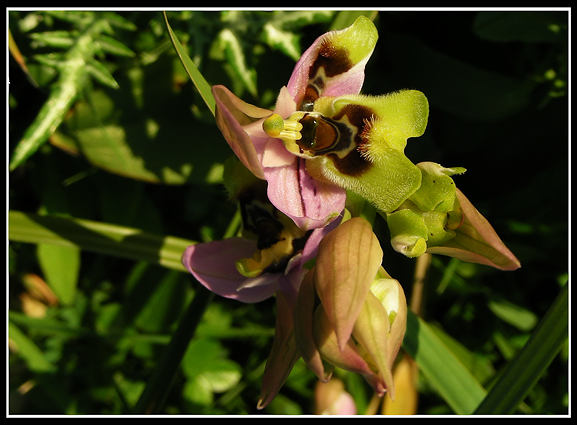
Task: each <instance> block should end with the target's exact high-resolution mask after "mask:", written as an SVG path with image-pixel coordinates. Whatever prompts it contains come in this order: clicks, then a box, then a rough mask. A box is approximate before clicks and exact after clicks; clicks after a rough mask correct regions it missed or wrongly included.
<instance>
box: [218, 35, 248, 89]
mask: <svg viewBox="0 0 577 425" xmlns="http://www.w3.org/2000/svg"><path fill="white" fill-rule="evenodd" d="M215 43H216V46H217V48H218V49H219V50H221V51H223V52H224V55H225V58H226V60H227V65H228V66H229V67H230V68H231V71H232V73H233V74H234V75H235V76H236V77H237V78H238V79H239V80H240V81H242V83H243V85H244V86H245V87H246V88H247V90H248V91H249V93H250V94H252V95H253V96H255V97H256V96H257V89H256V71H255V70H254V69H252V68H249V67H248V66H247V63H246V57H245V55H244V51H243V49H242V46H241V44H240V41H239V39H238V38H237V36H236V35H235V34H234V33H233V32H232V31H231V30H229V29H228V28H225V29H223V30H222V31H221V32H220V33H219V34H218V36H217V38H216V41H215Z"/></svg>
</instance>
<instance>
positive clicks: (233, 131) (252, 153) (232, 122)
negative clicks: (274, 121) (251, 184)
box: [212, 86, 272, 179]
mask: <svg viewBox="0 0 577 425" xmlns="http://www.w3.org/2000/svg"><path fill="white" fill-rule="evenodd" d="M212 93H213V95H214V99H215V101H216V115H215V118H216V124H217V125H218V128H219V129H220V131H221V132H222V134H223V136H224V138H225V139H226V141H227V142H228V144H229V145H230V147H231V149H232V150H233V151H234V153H235V154H236V156H238V158H239V159H240V160H241V161H242V163H243V164H244V165H245V166H246V167H247V168H248V169H249V170H251V171H252V173H253V174H254V175H255V176H257V177H258V178H261V179H264V173H263V171H262V166H261V164H260V159H259V158H258V156H257V151H256V149H255V146H254V143H253V140H252V139H251V136H250V135H249V134H248V133H247V131H246V129H245V128H244V127H245V126H247V127H248V126H251V125H252V126H253V127H255V126H256V128H257V129H258V124H256V125H254V122H255V121H259V120H260V119H262V118H264V117H268V116H270V115H271V114H272V111H269V110H267V109H261V108H258V107H256V106H253V105H250V104H248V103H246V102H244V101H243V100H241V99H239V98H238V97H236V96H235V95H234V94H232V93H231V92H230V90H228V89H227V88H226V87H224V86H213V87H212ZM260 126H261V131H262V123H261V124H260ZM262 133H263V134H264V132H262Z"/></svg>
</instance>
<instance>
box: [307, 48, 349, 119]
mask: <svg viewBox="0 0 577 425" xmlns="http://www.w3.org/2000/svg"><path fill="white" fill-rule="evenodd" d="M352 67H353V63H352V62H351V60H350V59H349V52H348V50H347V49H345V48H343V47H337V46H335V45H334V44H333V43H331V41H330V40H325V41H323V42H322V43H321V45H320V48H319V54H318V56H317V58H316V60H315V61H314V62H313V64H312V65H311V67H310V69H309V83H308V86H307V88H306V91H305V94H304V97H303V100H302V101H301V103H300V105H299V107H298V109H299V110H300V111H306V112H310V111H312V110H313V106H314V103H315V101H316V100H317V99H318V98H319V96H321V95H322V92H323V90H324V88H325V85H326V79H327V78H331V77H334V76H336V75H339V74H343V73H345V72H347V71H348V70H349V69H351V68H352Z"/></svg>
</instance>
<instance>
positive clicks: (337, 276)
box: [183, 17, 520, 408]
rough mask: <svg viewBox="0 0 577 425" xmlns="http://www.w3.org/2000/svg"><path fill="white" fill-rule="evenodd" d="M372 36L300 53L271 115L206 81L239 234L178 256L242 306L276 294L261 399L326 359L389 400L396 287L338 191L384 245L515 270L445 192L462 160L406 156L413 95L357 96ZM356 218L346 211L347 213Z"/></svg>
mask: <svg viewBox="0 0 577 425" xmlns="http://www.w3.org/2000/svg"><path fill="white" fill-rule="evenodd" d="M377 38H378V34H377V30H376V28H375V26H374V24H373V23H372V22H371V21H370V20H369V19H367V18H364V17H360V18H358V19H357V21H356V22H355V23H354V24H353V25H352V26H350V27H348V28H346V29H344V30H340V31H332V32H329V33H326V34H324V35H322V36H320V37H319V38H318V39H317V40H316V41H315V42H314V43H313V45H312V46H311V47H310V48H309V49H308V50H306V51H305V53H304V54H303V55H302V57H301V58H300V60H299V61H298V62H297V64H296V67H295V69H294V71H293V73H292V75H291V77H290V80H289V82H288V84H287V86H286V87H283V88H282V89H281V90H280V93H279V96H278V99H277V102H276V105H275V108H274V110H273V111H271V110H267V109H261V108H258V107H256V106H253V105H250V104H248V103H246V102H244V101H242V100H241V99H239V98H238V97H236V96H235V95H234V94H232V93H231V92H230V91H229V90H228V89H227V88H225V87H223V86H214V87H213V94H214V97H215V101H216V106H217V107H216V123H217V125H218V127H219V128H220V130H221V131H222V134H223V136H224V138H225V139H226V141H227V142H228V144H229V145H230V147H231V149H232V150H233V151H234V153H235V154H236V157H237V158H238V159H236V158H235V160H234V161H230V162H229V163H227V165H226V173H225V184H226V185H227V189H228V192H229V194H230V196H231V199H232V200H233V201H235V202H238V204H239V206H240V211H241V213H242V221H243V228H242V233H241V234H240V235H239V236H238V237H234V238H231V239H226V240H221V241H214V242H210V243H206V244H197V245H193V246H190V247H188V249H187V250H186V252H185V253H184V255H183V263H184V265H185V266H186V268H187V269H188V270H189V271H190V272H191V273H192V274H193V275H194V276H195V277H196V279H197V280H198V281H199V282H200V283H202V284H203V285H204V286H206V287H207V288H208V289H210V290H211V291H213V292H215V293H217V294H219V295H221V296H224V297H228V298H234V299H237V300H239V301H242V302H249V303H253V302H258V301H262V300H264V299H266V298H269V297H271V296H275V297H276V304H277V322H276V333H275V338H274V342H273V346H272V350H271V353H270V355H269V358H268V361H267V365H266V368H265V372H264V376H263V382H262V394H261V399H260V401H259V403H258V407H259V408H263V407H264V406H266V405H267V404H268V403H269V402H270V401H271V400H272V399H273V398H274V397H275V396H276V394H277V393H278V391H279V390H280V388H281V387H282V385H283V383H284V381H285V379H286V378H287V376H288V375H289V373H290V371H291V369H292V367H293V365H294V364H295V362H296V361H297V360H298V359H299V358H303V360H304V362H305V363H306V365H307V366H308V367H309V368H310V369H311V370H312V371H313V372H314V373H315V374H316V375H317V376H318V378H319V379H320V380H321V381H323V382H327V381H328V380H329V379H330V378H331V374H332V370H333V367H340V368H344V369H346V370H350V371H354V372H356V373H359V374H362V375H363V376H364V377H365V379H366V380H367V382H368V383H369V384H370V385H371V386H372V387H373V388H374V390H375V391H376V393H377V394H379V395H383V394H384V393H385V392H388V393H389V395H390V396H391V398H393V397H394V383H393V379H392V372H391V368H392V365H393V362H394V360H395V358H396V355H397V352H398V351H399V349H400V346H401V342H402V340H403V337H404V334H405V327H406V316H407V305H406V299H405V295H404V292H403V288H402V286H401V285H400V284H399V282H398V281H396V280H395V279H393V278H392V277H391V276H389V275H388V274H387V272H386V271H385V270H384V268H383V267H382V261H383V252H382V250H381V247H380V244H379V241H378V239H377V237H376V236H375V235H374V233H373V231H372V226H371V224H370V223H369V222H368V221H367V220H365V219H363V218H360V217H354V216H353V217H351V211H349V210H347V209H346V208H345V206H346V204H345V203H346V201H347V196H348V195H350V196H353V195H354V196H355V197H357V198H362V199H366V200H367V201H369V202H370V203H371V204H372V205H374V207H375V208H376V210H377V211H378V212H379V213H380V214H381V215H382V216H383V217H384V218H385V220H386V221H387V225H388V227H389V230H390V234H391V244H392V246H393V248H394V249H395V250H396V251H398V252H399V253H401V254H404V255H406V256H408V257H418V256H420V255H422V254H423V253H425V252H428V253H438V254H443V255H449V256H453V257H457V258H459V259H462V260H465V261H471V262H477V263H481V264H486V265H490V266H493V267H497V268H499V269H503V270H513V269H516V268H517V267H519V266H520V264H519V261H518V260H517V259H516V258H515V256H514V255H513V254H512V253H511V252H510V251H509V250H508V249H507V247H506V246H505V245H504V244H503V243H502V242H501V240H500V239H499V237H498V236H497V235H496V233H495V231H494V230H493V228H492V227H491V226H490V224H489V223H488V222H487V220H486V219H485V218H484V217H483V216H482V215H481V214H480V213H479V212H478V211H477V210H476V209H475V208H474V207H473V205H472V204H471V203H470V202H469V201H468V200H467V198H465V196H464V195H463V194H462V193H461V192H460V191H459V190H458V189H457V188H456V186H455V183H454V181H453V178H452V176H453V175H456V174H461V173H463V172H464V171H465V170H464V169H463V168H459V167H457V168H445V167H442V166H441V165H439V164H435V163H431V162H423V163H420V164H413V163H412V162H411V161H410V160H409V158H407V156H406V155H405V153H404V149H405V146H406V144H407V139H409V138H412V137H418V136H420V135H422V134H423V133H424V131H425V128H426V126H427V120H428V111H429V106H428V101H427V98H426V97H425V95H424V94H423V93H421V92H419V91H416V90H401V91H398V92H395V93H390V94H387V95H383V96H366V95H361V94H359V93H360V90H361V87H362V85H363V81H364V69H365V65H366V63H367V61H368V60H369V57H370V56H371V54H372V52H373V50H374V48H375V45H376V42H377ZM353 215H354V212H353Z"/></svg>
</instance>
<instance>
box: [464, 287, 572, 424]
mask: <svg viewBox="0 0 577 425" xmlns="http://www.w3.org/2000/svg"><path fill="white" fill-rule="evenodd" d="M568 331H569V313H568V289H567V285H565V287H564V288H563V289H562V290H561V292H560V294H559V295H558V296H557V298H556V300H555V301H554V302H553V304H552V305H551V307H550V308H549V310H548V311H547V313H546V314H545V316H544V317H543V319H542V320H541V322H539V325H537V328H536V329H535V331H533V333H532V334H531V338H529V341H527V343H526V344H525V346H524V347H523V349H522V350H521V351H520V352H519V354H518V355H517V357H515V359H513V360H512V361H511V362H510V363H509V365H508V366H507V369H506V370H505V372H504V373H503V374H502V375H501V377H500V378H499V380H498V381H497V382H496V383H495V385H494V386H493V388H492V389H491V391H490V392H489V394H487V397H485V399H484V400H483V401H482V403H481V404H480V405H479V407H477V409H476V410H475V414H478V415H487V414H492V415H503V414H510V413H513V411H514V410H515V408H516V407H517V406H518V405H519V403H521V402H522V401H523V399H524V398H525V396H526V395H527V394H528V393H529V391H530V390H531V388H533V386H534V385H535V384H536V383H537V381H538V380H539V378H540V376H541V375H542V374H543V372H544V371H545V369H547V367H548V366H549V364H550V363H551V361H552V360H553V358H554V357H555V356H556V355H557V353H558V352H559V350H560V349H561V347H562V346H563V344H564V343H565V341H566V340H567V336H568Z"/></svg>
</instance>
